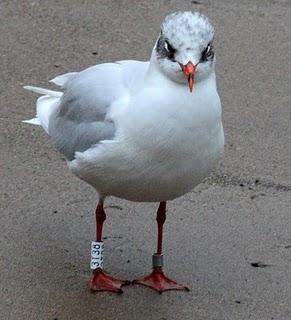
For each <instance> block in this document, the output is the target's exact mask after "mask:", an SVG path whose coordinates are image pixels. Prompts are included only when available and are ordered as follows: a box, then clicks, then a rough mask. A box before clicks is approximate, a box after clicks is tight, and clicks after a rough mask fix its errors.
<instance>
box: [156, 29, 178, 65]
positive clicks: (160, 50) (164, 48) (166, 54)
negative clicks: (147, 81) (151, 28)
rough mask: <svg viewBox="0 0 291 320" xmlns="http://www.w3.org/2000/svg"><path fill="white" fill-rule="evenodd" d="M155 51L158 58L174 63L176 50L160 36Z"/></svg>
mask: <svg viewBox="0 0 291 320" xmlns="http://www.w3.org/2000/svg"><path fill="white" fill-rule="evenodd" d="M156 50H157V54H158V58H160V59H164V58H168V59H169V60H171V61H175V53H176V51H177V50H176V49H175V48H174V47H173V46H172V45H171V44H170V43H169V41H168V40H166V39H165V38H164V37H163V36H162V35H161V36H160V38H159V40H158V43H157V48H156Z"/></svg>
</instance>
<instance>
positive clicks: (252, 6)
mask: <svg viewBox="0 0 291 320" xmlns="http://www.w3.org/2000/svg"><path fill="white" fill-rule="evenodd" d="M176 10H199V11H202V12H204V13H206V14H207V15H208V16H209V17H210V18H211V19H212V21H213V24H214V25H215V27H216V44H215V46H216V52H217V77H218V85H219V91H220V94H221V98H222V101H223V106H224V126H225V133H226V150H225V151H226V152H225V159H224V161H223V163H222V164H221V165H220V166H219V168H218V169H217V170H216V172H215V174H214V175H213V177H212V178H211V179H208V180H207V181H205V183H203V184H201V185H200V186H199V187H197V188H196V189H195V190H194V191H193V192H190V193H189V194H187V195H185V196H184V197H182V198H180V199H177V200H175V201H173V202H171V203H169V210H168V220H167V223H166V230H165V259H166V270H167V273H168V274H169V275H171V276H173V277H175V278H176V279H177V280H179V281H181V282H184V283H185V284H188V285H189V287H190V288H191V292H189V293H187V292H166V293H165V294H163V295H158V294H157V293H155V292H154V291H152V290H150V289H147V288H143V287H138V286H135V287H134V286H130V287H126V288H125V289H124V294H123V295H121V296H117V295H113V294H109V293H98V294H91V293H90V292H89V290H88V289H87V287H86V284H87V280H88V277H89V275H90V271H89V267H88V264H89V246H90V241H91V240H93V239H94V207H95V200H96V199H95V198H96V195H95V192H94V190H93V189H91V188H90V187H89V186H87V185H86V184H85V183H83V182H81V181H79V180H78V179H77V178H75V177H73V176H72V175H71V174H70V173H69V172H68V170H67V168H66V164H65V161H64V159H63V158H62V157H61V156H60V154H58V153H57V152H56V150H55V149H54V147H53V146H52V144H51V142H50V141H49V139H48V137H47V135H46V134H45V133H44V132H43V131H42V130H41V129H40V128H38V127H33V126H28V125H24V124H22V123H21V122H20V120H21V119H25V118H29V117H31V116H33V115H34V102H35V96H34V95H33V94H30V93H29V92H26V91H24V90H22V85H24V84H34V85H43V86H46V84H47V81H48V80H49V79H51V78H52V77H54V76H55V75H57V74H61V73H65V72H68V71H74V70H81V69H83V68H85V67H87V66H89V65H92V64H95V63H99V62H103V61H111V60H116V59H127V58H132V59H148V57H149V55H150V52H151V49H152V46H153V44H154V42H155V39H156V37H157V34H158V30H159V25H160V22H161V20H162V19H163V17H164V16H165V15H166V14H167V13H170V12H173V11H176ZM290 15H291V5H290V2H289V1H287V0H286V1H283V0H281V1H280V0H273V1H271V0H270V1H266V0H265V1H263V0H260V1H259V0H256V1H254V0H242V1H230V0H222V1H214V0H213V1H211V0H200V1H174V0H173V1H172V0H167V1H166V0H163V1H162V0H160V1H109V0H106V1H105V0H104V1H98V4H96V3H95V1H89V0H88V1H86V0H82V1H80V0H64V1H57V0H54V1H38V0H34V1H16V0H15V1H12V0H10V1H5V0H2V1H1V3H0V17H1V20H0V55H1V81H0V95H1V99H0V105H1V106H0V126H1V135H0V143H1V152H0V161H1V215H0V228H1V234H0V241H1V260H0V268H1V269H0V270H1V272H0V285H1V292H0V309H1V311H0V318H1V319H3V320H4V319H5V320H18V319H29V320H32V319H37V320H39V319H41V320H46V319H48V320H66V319H70V320H71V319H72V320H75V319H76V320H77V319H82V320H86V319H88V320H89V319H98V320H103V319H104V320H105V319H106V320H109V319H124V320H125V319H132V320H136V319H138V320H143V319H155V320H172V319H183V320H187V319H189V320H190V319H191V320H193V319H195V320H224V319H229V320H237V319H239V320H242V319H251V320H271V319H273V320H290V319H291V269H290V268H291V215H290V204H291V183H290V179H291V168H290V156H291V126H290V120H291V112H290V78H289V81H288V80H287V74H288V71H287V69H288V63H289V58H290V30H291V28H290V27H291V26H290ZM288 17H289V19H288ZM289 67H290V64H289ZM289 73H290V69H289ZM288 75H289V74H288ZM106 205H107V214H108V219H107V222H106V227H105V236H106V269H107V270H109V271H110V272H111V273H112V274H116V275H119V276H122V277H125V278H128V279H133V278H135V277H136V276H139V275H142V274H144V273H145V272H147V271H149V270H150V267H151V254H152V253H153V251H154V247H155V237H156V236H155V232H156V226H155V210H156V207H157V205H154V204H143V203H140V204H137V203H130V202H126V201H122V200H118V199H115V198H111V199H108V201H107V203H106Z"/></svg>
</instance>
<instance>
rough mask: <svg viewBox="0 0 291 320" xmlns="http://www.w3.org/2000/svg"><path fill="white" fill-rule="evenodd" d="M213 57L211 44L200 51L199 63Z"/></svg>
mask: <svg viewBox="0 0 291 320" xmlns="http://www.w3.org/2000/svg"><path fill="white" fill-rule="evenodd" d="M213 55H214V52H213V46H212V44H211V43H209V44H208V46H207V47H206V48H205V49H204V50H203V51H202V53H201V61H202V62H203V61H207V60H209V59H210V58H212V57H213Z"/></svg>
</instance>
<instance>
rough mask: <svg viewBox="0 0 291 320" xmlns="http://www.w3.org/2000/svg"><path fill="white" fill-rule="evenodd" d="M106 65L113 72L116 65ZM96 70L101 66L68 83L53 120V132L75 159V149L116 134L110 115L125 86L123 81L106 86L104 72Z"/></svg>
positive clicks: (59, 147) (66, 155) (62, 146)
mask: <svg viewBox="0 0 291 320" xmlns="http://www.w3.org/2000/svg"><path fill="white" fill-rule="evenodd" d="M105 67H108V68H110V71H112V65H110V66H105ZM103 68H104V67H103ZM96 71H100V67H99V70H95V69H94V68H90V69H87V70H85V71H83V72H81V73H79V75H78V76H76V77H74V78H73V79H72V81H69V82H68V84H66V86H65V92H64V94H63V96H62V98H61V100H60V105H59V107H58V109H57V110H56V112H55V113H54V114H53V115H52V116H51V118H50V121H49V135H50V136H51V137H52V139H53V140H54V142H55V144H56V146H57V148H58V149H59V151H60V152H62V153H63V154H64V155H65V157H66V158H67V159H68V160H73V159H74V156H75V152H77V151H81V152H82V151H85V150H87V149H89V148H90V147H91V146H92V145H95V144H97V143H99V142H100V141H102V140H107V139H112V138H113V137H114V134H115V125H114V123H113V121H112V120H110V119H107V118H106V115H107V112H108V108H109V106H110V105H111V103H112V101H114V100H115V99H117V98H118V96H119V93H120V90H121V89H122V88H121V85H120V82H119V85H117V89H116V87H115V88H113V87H112V85H107V86H106V85H104V78H103V79H102V81H101V79H100V75H101V76H102V74H103V73H102V72H101V73H100V72H96ZM101 71H103V70H101ZM117 71H118V70H117ZM116 73H118V72H116ZM116 73H115V74H116ZM117 79H118V76H117Z"/></svg>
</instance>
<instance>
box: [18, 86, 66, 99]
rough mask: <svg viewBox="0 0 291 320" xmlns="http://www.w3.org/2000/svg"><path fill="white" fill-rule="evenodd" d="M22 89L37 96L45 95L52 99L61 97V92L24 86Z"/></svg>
mask: <svg viewBox="0 0 291 320" xmlns="http://www.w3.org/2000/svg"><path fill="white" fill-rule="evenodd" d="M23 88H24V89H26V90H29V91H32V92H35V93H37V94H47V95H49V96H52V97H61V96H62V94H63V93H62V92H61V91H54V90H48V89H44V88H40V87H33V86H24V87H23Z"/></svg>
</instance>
